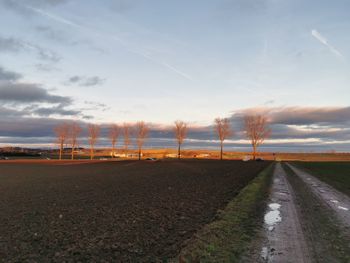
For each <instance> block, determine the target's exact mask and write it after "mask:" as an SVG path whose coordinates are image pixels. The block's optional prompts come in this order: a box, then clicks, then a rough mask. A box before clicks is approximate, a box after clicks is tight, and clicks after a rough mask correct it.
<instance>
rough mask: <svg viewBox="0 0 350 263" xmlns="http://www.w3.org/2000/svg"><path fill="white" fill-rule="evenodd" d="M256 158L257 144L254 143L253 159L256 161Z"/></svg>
mask: <svg viewBox="0 0 350 263" xmlns="http://www.w3.org/2000/svg"><path fill="white" fill-rule="evenodd" d="M255 159H256V145H255V144H254V145H253V160H254V161H255Z"/></svg>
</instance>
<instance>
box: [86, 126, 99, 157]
mask: <svg viewBox="0 0 350 263" xmlns="http://www.w3.org/2000/svg"><path fill="white" fill-rule="evenodd" d="M88 132H89V144H90V159H91V160H92V159H94V149H95V145H96V142H97V139H98V137H99V136H100V126H98V125H96V124H89V126H88Z"/></svg>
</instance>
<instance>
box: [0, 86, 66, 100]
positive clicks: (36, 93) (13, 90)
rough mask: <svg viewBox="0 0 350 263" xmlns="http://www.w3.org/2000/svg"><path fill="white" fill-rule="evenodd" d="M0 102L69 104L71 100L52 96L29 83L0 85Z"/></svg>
mask: <svg viewBox="0 0 350 263" xmlns="http://www.w3.org/2000/svg"><path fill="white" fill-rule="evenodd" d="M0 101H2V102H17V103H32V102H46V103H60V104H66V105H67V104H70V103H71V102H72V99H71V98H69V97H65V96H59V95H53V94H51V93H49V92H48V91H47V90H46V89H44V88H42V87H40V85H38V84H31V83H13V82H8V83H0Z"/></svg>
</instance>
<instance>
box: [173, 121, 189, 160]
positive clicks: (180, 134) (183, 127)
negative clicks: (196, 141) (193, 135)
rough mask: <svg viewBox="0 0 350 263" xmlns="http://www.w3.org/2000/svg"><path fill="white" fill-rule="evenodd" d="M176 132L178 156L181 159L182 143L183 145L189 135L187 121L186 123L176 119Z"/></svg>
mask: <svg viewBox="0 0 350 263" xmlns="http://www.w3.org/2000/svg"><path fill="white" fill-rule="evenodd" d="M174 132H175V138H176V140H177V144H178V150H177V158H178V159H180V158H181V145H182V143H183V141H184V139H185V138H186V135H187V123H185V122H183V121H175V128H174Z"/></svg>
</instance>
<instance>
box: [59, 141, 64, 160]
mask: <svg viewBox="0 0 350 263" xmlns="http://www.w3.org/2000/svg"><path fill="white" fill-rule="evenodd" d="M62 150H63V144H62V143H61V145H60V157H59V159H60V160H62Z"/></svg>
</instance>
